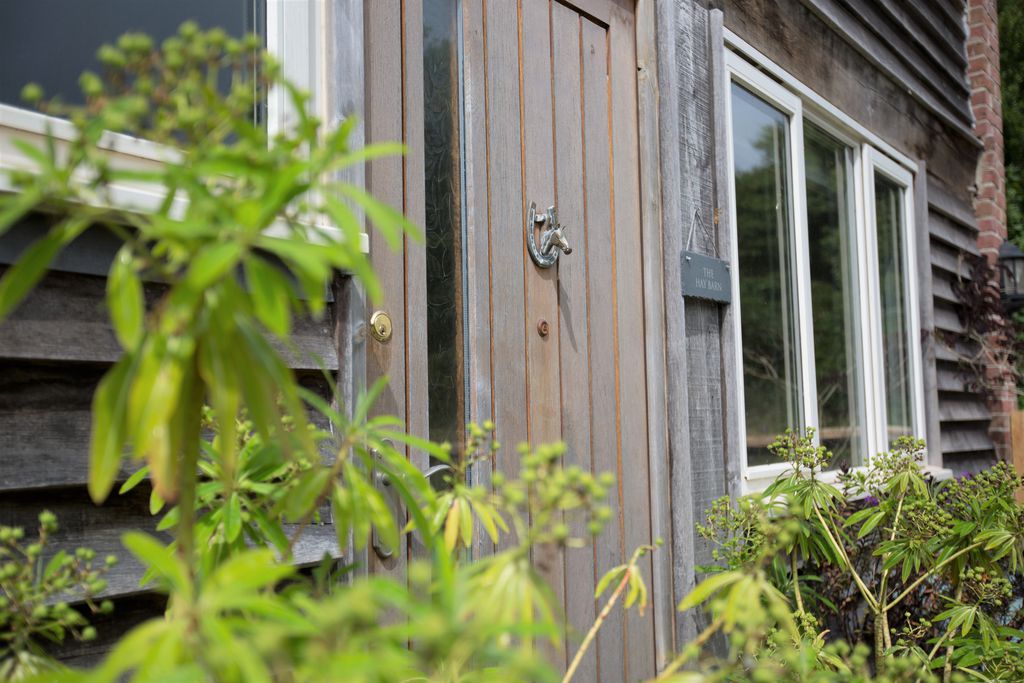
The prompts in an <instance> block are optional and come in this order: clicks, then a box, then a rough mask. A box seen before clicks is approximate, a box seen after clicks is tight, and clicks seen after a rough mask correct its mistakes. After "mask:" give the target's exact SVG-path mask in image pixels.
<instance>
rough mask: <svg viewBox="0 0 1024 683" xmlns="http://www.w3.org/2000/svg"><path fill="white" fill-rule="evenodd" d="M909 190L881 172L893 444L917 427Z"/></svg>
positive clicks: (878, 191) (879, 222) (878, 205)
mask: <svg viewBox="0 0 1024 683" xmlns="http://www.w3.org/2000/svg"><path fill="white" fill-rule="evenodd" d="M904 192H905V188H903V187H901V186H900V185H897V184H896V183H894V182H892V181H891V180H889V179H888V178H887V177H885V176H883V175H882V174H880V173H875V223H876V230H877V238H878V277H879V291H880V299H881V307H882V358H883V359H884V362H885V409H886V415H887V425H886V427H887V434H888V439H889V442H890V443H891V442H892V441H893V440H894V439H895V438H896V437H898V436H906V435H910V434H911V433H912V432H913V419H912V416H913V410H912V407H911V391H910V389H911V383H910V382H911V380H910V329H909V325H908V307H907V292H906V287H905V285H904V283H905V282H906V281H907V266H906V253H905V248H904V232H905V230H906V225H905V224H904V223H905V220H904V205H903V202H904Z"/></svg>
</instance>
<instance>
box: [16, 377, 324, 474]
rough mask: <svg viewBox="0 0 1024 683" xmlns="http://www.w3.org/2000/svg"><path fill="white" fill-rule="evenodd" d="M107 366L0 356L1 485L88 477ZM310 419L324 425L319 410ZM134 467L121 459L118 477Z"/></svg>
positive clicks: (312, 381)
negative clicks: (94, 407)
mask: <svg viewBox="0 0 1024 683" xmlns="http://www.w3.org/2000/svg"><path fill="white" fill-rule="evenodd" d="M106 369H107V366H105V365H100V364H58V363H26V362H12V361H0V491H11V490H17V489H38V488H47V487H57V486H72V485H78V484H84V483H85V482H86V480H87V478H88V467H89V464H88V463H89V455H88V453H89V433H90V428H91V414H90V406H91V404H92V395H93V392H94V391H95V389H96V385H97V384H98V383H99V381H100V379H101V378H102V377H103V374H104V373H105V372H106ZM299 381H300V383H301V384H302V385H303V386H305V387H306V388H308V389H310V390H312V391H314V392H316V393H318V394H320V395H321V396H323V397H325V398H326V397H327V396H328V393H329V387H328V386H327V382H326V380H324V379H323V377H322V376H317V375H315V374H303V375H300V376H299ZM312 419H313V421H314V422H315V423H316V424H318V425H319V426H320V427H322V428H325V429H326V428H327V426H328V425H327V423H326V420H325V419H324V418H323V417H322V416H321V415H319V414H318V413H313V414H312ZM325 455H326V452H325ZM137 467H138V465H137V464H134V463H132V462H131V461H129V460H128V459H125V461H124V464H123V465H122V469H121V471H120V473H119V475H118V479H119V480H123V479H126V478H127V477H128V476H129V475H130V473H131V472H132V471H134V470H135V469H136V468H137Z"/></svg>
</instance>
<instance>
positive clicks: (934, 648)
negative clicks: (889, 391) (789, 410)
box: [682, 430, 1024, 681]
mask: <svg viewBox="0 0 1024 683" xmlns="http://www.w3.org/2000/svg"><path fill="white" fill-rule="evenodd" d="M770 448H771V450H772V452H773V453H774V454H775V455H776V456H777V457H779V458H781V459H782V460H784V461H785V462H787V463H789V464H790V466H791V468H790V471H789V472H788V473H786V474H783V475H780V477H779V478H777V479H776V480H775V482H774V483H773V484H771V485H770V486H769V487H768V489H767V490H766V491H765V492H764V493H763V494H762V495H758V496H748V497H745V498H743V499H741V500H740V501H739V502H738V503H731V502H729V501H728V500H722V501H718V502H716V503H715V505H714V506H713V507H712V509H711V510H710V511H709V516H708V522H707V524H705V525H702V526H700V527H699V529H698V531H699V533H700V534H701V535H702V536H704V537H705V538H707V539H709V540H710V541H712V542H714V543H716V544H717V548H716V550H715V554H714V557H715V559H716V560H718V561H719V562H720V563H721V565H720V566H719V567H716V568H710V569H712V570H713V571H714V572H715V573H713V574H712V575H711V576H710V577H709V578H708V579H706V580H705V581H704V582H703V583H701V584H700V585H699V586H698V587H697V588H696V589H695V590H694V592H693V593H692V594H691V595H690V596H689V597H688V598H687V599H686V600H684V602H683V605H682V607H683V608H690V607H695V606H697V605H698V604H700V603H702V602H704V601H705V600H707V601H708V602H709V609H710V611H711V614H712V615H713V617H714V620H713V623H712V626H711V627H709V628H710V630H711V631H718V630H721V631H723V632H725V633H726V634H729V635H730V636H733V637H734V638H733V642H732V648H733V650H735V651H737V652H738V651H739V650H740V649H743V653H742V654H743V655H744V656H746V657H748V658H751V659H752V660H758V661H761V660H763V659H764V656H765V653H776V652H780V651H785V652H787V653H789V655H793V653H802V655H801V657H802V659H801V661H803V662H804V663H805V664H806V663H807V662H811V663H813V666H811V668H810V671H822V672H826V673H828V675H831V676H851V675H854V673H855V671H856V667H854V666H851V665H850V663H849V662H848V661H846V660H844V659H843V658H842V657H839V656H838V655H837V650H836V649H835V647H836V646H835V644H832V645H829V644H828V641H829V640H830V638H829V637H828V631H827V629H824V628H823V625H824V624H825V623H826V622H828V621H829V619H830V617H832V616H834V615H835V614H836V613H837V612H840V611H842V610H847V611H852V612H853V614H854V615H857V614H865V615H867V616H868V617H869V619H868V621H869V624H870V626H869V628H868V629H865V631H864V632H863V633H862V635H863V636H864V641H862V642H861V643H858V646H860V647H869V648H870V651H871V652H872V654H873V657H872V660H871V665H872V668H873V670H874V671H875V672H876V673H877V675H878V676H880V677H883V676H895V675H896V673H895V672H896V671H900V672H902V673H900V674H899V676H909V677H910V679H912V680H917V679H921V680H928V679H929V677H930V676H931V672H932V671H935V670H937V671H938V672H939V673H941V677H942V678H943V679H944V680H947V681H948V680H950V679H951V678H952V676H953V674H954V672H962V673H965V674H969V675H972V676H976V677H979V678H980V679H982V680H1015V679H1014V678H1013V675H1011V674H1012V672H1015V671H1017V667H1018V666H1019V661H1020V656H1021V652H1022V649H1021V648H1022V645H1021V636H1022V635H1024V634H1022V633H1021V631H1019V630H1017V629H1016V628H1015V627H1014V626H1013V622H1014V619H1015V613H1016V611H1017V610H1019V608H1020V606H1019V604H1018V605H1017V606H1016V607H1013V608H1010V605H1011V603H1012V595H1011V593H1012V590H1011V585H1012V584H1011V580H1012V579H1014V577H1019V576H1020V574H1021V570H1022V563H1021V560H1022V550H1024V535H1022V531H1021V528H1022V527H1021V522H1022V520H1024V509H1022V508H1021V507H1020V506H1018V505H1017V504H1016V502H1015V500H1014V493H1015V491H1016V490H1017V489H1018V488H1019V487H1020V485H1021V479H1020V478H1019V477H1018V476H1017V475H1016V474H1015V473H1013V471H1012V470H1011V469H1010V468H1009V467H1008V466H1007V465H1005V464H1000V465H996V466H995V467H993V468H992V469H991V470H989V471H988V472H986V473H983V474H981V475H978V476H976V477H970V478H963V479H959V480H952V481H949V482H943V483H939V484H936V483H934V482H931V481H929V480H928V479H927V478H926V477H925V475H924V474H923V473H922V470H921V467H920V464H921V460H922V454H923V451H924V443H923V442H921V441H919V440H916V439H911V438H900V439H897V440H896V442H895V444H894V446H893V449H892V450H891V451H889V452H887V453H882V454H880V455H878V456H877V457H875V458H873V459H872V461H871V463H870V465H869V466H868V467H867V468H863V469H857V470H847V471H844V472H843V473H841V474H840V476H839V480H838V482H837V484H836V485H834V484H831V483H829V482H828V481H826V480H825V478H823V477H822V473H823V472H824V471H825V470H826V469H827V468H828V466H829V463H830V460H831V454H830V453H829V452H828V451H827V449H825V448H823V447H821V446H817V445H815V443H814V434H813V431H811V430H808V431H807V433H805V434H802V435H798V434H794V433H790V432H787V433H786V434H785V435H783V436H781V437H779V438H778V439H776V441H775V442H774V443H773V444H772V445H771V446H770ZM824 571H831V574H830V575H829V581H830V582H832V583H841V584H842V585H852V586H853V588H852V589H851V591H852V593H853V596H852V599H851V596H847V599H846V600H844V601H843V602H842V607H839V606H838V605H837V604H836V603H835V602H833V601H831V600H829V599H828V597H827V595H826V593H827V592H828V591H827V590H826V589H818V588H816V582H817V581H820V573H821V572H824ZM925 595H938V596H939V597H940V599H941V600H940V604H939V605H937V606H935V607H934V608H933V611H932V612H931V613H929V614H921V613H915V614H912V613H911V612H909V611H907V610H906V605H907V604H908V603H909V602H911V601H913V602H914V603H915V605H916V606H917V607H920V606H922V605H926V604H928V603H927V601H925V600H923V599H922V598H923V596H925ZM1017 599H1018V600H1019V597H1018V598H1017ZM790 600H791V602H790ZM757 605H761V606H762V609H757V608H756V606H757ZM751 606H755V608H754V609H751ZM897 620H898V621H899V622H900V625H899V626H898V627H896V626H895V625H894V622H895V621H897ZM780 638H782V639H783V640H780ZM780 648H782V649H781V650H780ZM758 652H760V655H758ZM698 654H699V653H698V652H694V651H691V652H690V653H689V655H687V656H688V657H690V658H693V657H696V656H698ZM773 657H774V655H773ZM781 660H783V661H784V660H786V658H785V657H782V658H781ZM758 666H762V665H761V664H758V665H757V666H755V667H754V669H757V667H758ZM908 667H909V668H908ZM769 668H770V667H769ZM1007 672H1010V673H1007ZM1014 675H1015V674H1014ZM1005 676H1009V677H1005ZM897 679H898V680H904V679H903V678H897ZM812 680H818V679H815V678H813V677H812ZM822 680H831V679H827V678H826V679H822ZM837 680H848V679H847V678H840V679H837ZM850 680H859V679H857V678H853V679H850Z"/></svg>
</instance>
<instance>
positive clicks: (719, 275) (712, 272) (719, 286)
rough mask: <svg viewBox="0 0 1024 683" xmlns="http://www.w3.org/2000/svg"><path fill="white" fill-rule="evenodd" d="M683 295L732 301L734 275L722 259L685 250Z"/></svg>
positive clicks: (725, 301) (726, 301) (724, 301)
mask: <svg viewBox="0 0 1024 683" xmlns="http://www.w3.org/2000/svg"><path fill="white" fill-rule="evenodd" d="M682 273H683V296H689V297H694V298H696V299H708V300H710V301H718V302H721V303H726V304H727V303H730V302H731V301H732V275H731V273H730V272H729V264H728V263H727V262H725V261H723V260H722V259H717V258H713V257H711V256H705V255H704V254H698V253H697V252H695V251H684V252H683V268H682Z"/></svg>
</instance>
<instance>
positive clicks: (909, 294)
mask: <svg viewBox="0 0 1024 683" xmlns="http://www.w3.org/2000/svg"><path fill="white" fill-rule="evenodd" d="M864 155H865V159H867V163H865V165H864V168H865V185H868V184H870V187H871V188H872V193H871V194H870V195H867V196H869V197H872V198H873V197H874V175H875V173H876V172H878V173H881V174H882V175H884V176H885V177H886V178H888V179H889V180H891V181H892V182H894V183H896V184H897V185H899V186H900V187H901V188H902V190H903V217H902V218H903V225H902V226H901V228H902V229H901V232H900V238H901V239H902V242H903V253H904V254H903V255H904V264H903V265H904V268H905V269H906V277H905V278H904V279H903V296H904V299H905V300H906V302H907V311H906V320H905V324H906V326H907V333H908V336H909V338H908V339H907V341H906V343H907V349H908V352H909V355H910V368H909V370H910V377H909V380H910V383H911V396H910V399H911V420H912V424H911V430H912V432H913V434H914V435H916V436H920V435H921V434H923V432H924V429H925V415H924V369H923V359H922V357H921V348H920V343H919V341H918V338H917V334H916V333H917V331H918V330H920V329H921V314H920V302H919V300H918V292H917V287H918V282H917V277H916V273H917V244H916V242H915V240H916V239H918V238H919V237H920V236H918V235H917V234H916V223H915V221H914V174H913V173H911V172H909V171H908V170H907V169H905V168H904V167H903V166H901V165H899V164H897V163H895V162H894V161H893V160H892V159H890V158H888V157H886V156H884V155H882V154H879V153H878V152H877V151H876V150H873V149H871V148H870V147H865V151H864ZM869 210H870V220H869V221H868V223H867V225H868V227H869V229H868V230H867V232H868V234H869V235H870V239H871V243H872V245H873V254H872V264H873V270H874V281H873V283H872V285H873V287H874V291H873V296H872V298H873V300H874V304H875V306H876V307H877V308H876V312H875V316H874V318H873V322H874V323H875V325H876V326H877V327H878V332H877V337H876V340H877V341H876V343H877V344H878V346H877V351H878V352H879V353H880V352H881V349H882V345H881V340H882V333H881V291H880V289H879V287H880V282H881V280H880V273H878V237H877V234H878V230H877V216H876V215H875V207H874V201H871V202H870V207H869ZM924 239H927V236H925V237H924ZM874 374H875V376H876V378H877V382H878V392H879V393H878V394H877V396H876V400H877V402H878V404H879V405H878V409H879V413H880V414H879V423H880V434H879V438H880V439H881V441H880V443H879V444H878V448H877V449H876V450H877V451H881V450H885V449H887V448H888V441H889V437H888V432H887V423H888V420H887V416H886V414H885V365H884V359H883V358H879V359H878V365H876V366H875V368H874Z"/></svg>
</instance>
